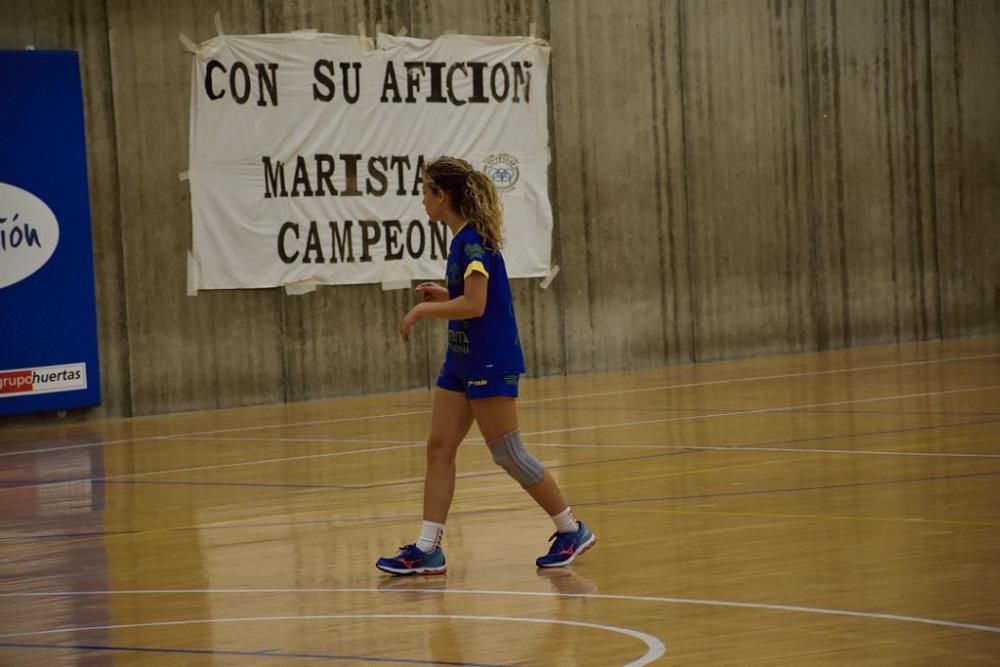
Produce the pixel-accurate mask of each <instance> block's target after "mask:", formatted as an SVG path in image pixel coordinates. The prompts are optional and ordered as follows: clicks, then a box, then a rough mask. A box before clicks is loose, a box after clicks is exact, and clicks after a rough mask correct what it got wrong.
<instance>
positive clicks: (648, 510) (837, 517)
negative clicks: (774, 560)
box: [587, 505, 1000, 528]
mask: <svg viewBox="0 0 1000 667" xmlns="http://www.w3.org/2000/svg"><path fill="white" fill-rule="evenodd" d="M594 510H597V511H598V512H604V511H607V512H634V513H637V514H693V515H699V516H702V515H703V516H721V517H748V518H751V519H799V520H803V521H815V520H822V521H874V522H879V523H905V524H911V525H912V524H915V523H919V524H943V525H949V526H977V527H982V528H1000V523H996V522H990V521H954V520H950V519H925V518H923V517H912V518H911V517H880V516H851V515H848V514H784V513H781V512H724V511H717V510H674V509H666V508H663V509H659V508H653V507H620V506H616V507H602V506H600V505H588V506H587V511H588V512H592V511H594Z"/></svg>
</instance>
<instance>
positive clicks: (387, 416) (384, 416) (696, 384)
mask: <svg viewBox="0 0 1000 667" xmlns="http://www.w3.org/2000/svg"><path fill="white" fill-rule="evenodd" d="M995 357H1000V353H991V354H978V355H970V356H966V357H946V358H943V359H922V360H919V361H907V362H901V363H896V364H880V365H876V366H856V367H853V368H837V369H833V370H826V371H803V372H801V373H785V374H782V375H760V376H752V377H746V378H730V379H724V380H706V381H705V382H691V383H684V384H674V385H660V386H656V387H643V388H636V389H621V390H615V391H608V392H597V393H590V394H571V395H567V396H554V397H550V398H536V399H522V400H521V401H520V403H521V404H526V403H546V402H550V401H562V400H574V399H579V398H594V397H600V396H617V395H624V394H634V393H639V392H647V391H665V390H669V389H689V388H692V387H707V386H714V385H720V384H735V383H742V382H759V381H766V380H777V379H787V378H795V377H812V376H817V375H831V374H834V373H854V372H863V371H869V370H883V369H887V368H903V367H907V366H921V365H929V364H943V363H950V362H956V361H976V360H979V359H991V358H995ZM874 400H887V399H874ZM848 402H850V401H848ZM820 405H822V404H820ZM831 405H838V403H833V404H831ZM424 414H430V410H411V411H408V412H396V413H388V414H382V415H367V416H357V417H341V418H337V419H320V420H315V421H308V422H283V423H279V424H265V425H259V426H245V427H240V428H228V429H216V430H212V431H194V432H190V433H176V434H170V435H160V436H149V437H139V438H120V439H117V440H103V441H98V442H89V443H78V444H74V445H64V446H61V447H46V448H40V449H25V450H19V451H14V452H0V457H4V456H18V455H23V454H40V453H45V452H56V451H64V450H69V449H80V448H83V447H104V446H106V445H118V444H124V443H129V442H140V441H156V440H172V439H179V438H180V439H182V438H186V437H193V436H200V435H215V434H219V433H240V432H246V431H259V430H266V429H274V428H292V427H300V426H318V425H320V424H335V423H343V422H353V421H368V420H375V419H391V418H395V417H405V416H410V415H424ZM736 414H740V413H736ZM708 416H711V415H706V416H705V417H708ZM654 423H655V422H654Z"/></svg>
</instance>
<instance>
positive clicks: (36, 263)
mask: <svg viewBox="0 0 1000 667" xmlns="http://www.w3.org/2000/svg"><path fill="white" fill-rule="evenodd" d="M57 245H59V223H58V222H56V216H55V213H53V212H52V209H50V208H49V207H48V206H47V205H46V204H45V202H43V201H42V200H41V199H39V198H38V197H36V196H35V195H33V194H31V193H30V192H28V191H27V190H22V189H21V188H19V187H16V186H14V185H10V184H9V183H0V289H2V288H4V287H7V286H9V285H13V284H14V283H17V282H20V281H22V280H24V279H25V278H27V277H28V276H30V275H32V274H33V273H35V272H36V271H38V269H40V268H42V267H43V266H45V263H46V262H47V261H49V258H50V257H52V253H54V252H55V251H56V246H57Z"/></svg>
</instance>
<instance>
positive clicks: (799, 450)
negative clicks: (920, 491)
mask: <svg viewBox="0 0 1000 667" xmlns="http://www.w3.org/2000/svg"><path fill="white" fill-rule="evenodd" d="M862 435H863V434H862ZM529 444H530V446H532V447H556V448H565V449H576V448H580V449H603V450H605V451H610V450H615V449H685V450H692V451H700V450H703V449H707V450H712V451H721V452H785V453H792V454H860V455H864V456H925V457H930V458H936V457H941V458H970V459H1000V454H971V453H970V454H967V453H964V452H898V451H889V450H878V449H812V448H807V447H753V446H748V447H744V446H743V445H630V444H628V443H623V444H616V445H599V444H587V443H563V442H532V443H529ZM595 463H597V461H595Z"/></svg>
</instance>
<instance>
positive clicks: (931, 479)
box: [573, 470, 1000, 507]
mask: <svg viewBox="0 0 1000 667" xmlns="http://www.w3.org/2000/svg"><path fill="white" fill-rule="evenodd" d="M996 476H1000V470H995V471H993V472H972V473H966V474H963V475H941V476H939V477H910V478H907V479H884V480H880V481H876V482H853V483H851V484H827V485H824V486H799V487H789V488H784V489H758V490H756V491H727V492H725V493H704V494H698V495H693V496H653V497H650V498H621V499H619V500H599V501H592V502H575V503H573V507H587V506H589V505H623V504H626V503H645V502H660V501H668V500H702V499H705V498H726V497H730V496H762V495H766V494H769V493H799V492H802V491H827V490H831V489H853V488H858V487H863V486H889V485H891V484H908V483H911V482H938V481H943V480H948V479H968V478H974V477H996Z"/></svg>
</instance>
